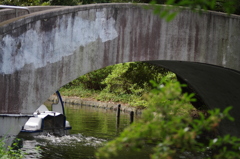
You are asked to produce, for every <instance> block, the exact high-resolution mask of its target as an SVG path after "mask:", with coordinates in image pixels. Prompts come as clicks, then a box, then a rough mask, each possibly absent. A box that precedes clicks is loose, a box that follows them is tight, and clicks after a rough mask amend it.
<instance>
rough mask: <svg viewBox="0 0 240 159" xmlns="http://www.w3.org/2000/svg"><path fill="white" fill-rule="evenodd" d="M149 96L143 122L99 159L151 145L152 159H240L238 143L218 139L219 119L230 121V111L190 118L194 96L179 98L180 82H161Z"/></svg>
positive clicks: (100, 153)
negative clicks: (201, 156)
mask: <svg viewBox="0 0 240 159" xmlns="http://www.w3.org/2000/svg"><path fill="white" fill-rule="evenodd" d="M154 85H155V86H156V89H153V90H152V91H151V93H150V95H149V96H148V104H149V107H148V108H147V109H146V110H145V111H144V114H143V118H142V120H141V121H139V122H137V123H133V124H132V125H130V126H129V127H128V128H126V129H125V130H124V131H123V132H122V133H121V135H120V137H118V138H116V139H115V140H112V141H110V142H108V143H107V144H106V145H105V146H104V147H102V148H100V149H99V150H98V152H97V153H96V155H97V157H98V158H112V157H113V156H117V155H118V153H119V152H121V151H122V150H125V151H126V150H128V151H133V152H134V151H140V150H141V149H142V148H144V145H146V144H151V145H154V148H153V154H152V155H151V158H152V159H163V158H174V157H179V156H180V155H183V154H184V152H190V153H188V154H191V155H190V156H186V157H187V158H194V157H196V156H198V155H199V154H202V153H204V154H205V157H206V158H207V157H209V158H228V159H229V158H232V159H234V158H239V157H240V154H239V153H238V151H239V150H238V149H239V146H240V142H239V141H240V139H239V138H236V137H232V136H230V135H226V136H224V137H220V136H217V132H216V131H217V126H218V124H219V122H220V121H221V120H222V119H225V118H227V119H230V120H233V119H232V118H231V117H230V115H229V113H228V112H229V111H230V109H231V107H229V108H227V109H225V110H224V111H223V112H220V110H219V109H216V110H211V111H208V115H204V114H203V113H200V115H199V118H197V119H195V118H192V117H190V116H189V114H188V113H187V112H186V111H189V110H190V109H191V104H189V103H190V102H191V101H194V100H195V99H194V98H193V96H194V94H182V93H181V87H182V85H181V84H180V83H179V82H166V81H164V80H163V81H162V83H161V84H156V83H154Z"/></svg>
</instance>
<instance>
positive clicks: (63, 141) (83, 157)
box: [22, 105, 150, 159]
mask: <svg viewBox="0 0 240 159" xmlns="http://www.w3.org/2000/svg"><path fill="white" fill-rule="evenodd" d="M65 112H66V116H67V120H68V121H69V122H70V125H71V126H72V130H71V131H70V135H66V136H63V137H55V136H51V135H48V136H36V137H34V138H33V137H32V138H24V139H23V143H24V144H23V146H24V147H23V148H22V149H23V150H24V151H26V152H28V153H30V155H27V156H26V158H42V159H58V158H59V159H60V158H61V159H75V158H76V159H78V158H79V159H94V158H95V156H94V153H95V152H96V150H97V149H98V148H99V147H101V146H102V145H104V143H105V142H107V141H109V140H112V139H114V138H115V137H117V136H118V135H119V133H120V132H121V131H123V129H124V128H125V127H127V126H128V125H129V124H130V117H129V114H128V113H121V117H120V122H119V125H118V124H117V120H116V112H115V111H112V110H106V109H101V108H94V107H89V106H79V105H66V106H65ZM134 120H135V122H137V120H138V117H137V116H135V119H134ZM35 146H39V150H38V151H36V150H35V148H34V147H35ZM149 152H150V147H148V146H146V148H145V149H144V150H142V151H141V152H139V153H131V152H129V151H128V150H124V151H123V152H122V153H121V155H120V156H117V157H116V159H147V158H149Z"/></svg>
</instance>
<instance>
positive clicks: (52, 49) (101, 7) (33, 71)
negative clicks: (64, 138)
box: [0, 4, 240, 136]
mask: <svg viewBox="0 0 240 159" xmlns="http://www.w3.org/2000/svg"><path fill="white" fill-rule="evenodd" d="M239 26H240V18H239V16H234V15H233V16H231V17H228V16H227V15H225V14H222V13H216V12H206V13H202V15H199V14H197V13H193V12H191V11H189V10H183V11H182V12H181V13H179V14H178V16H177V17H176V18H175V19H174V20H173V21H171V22H168V23H167V22H165V21H164V20H162V19H160V18H159V17H158V16H156V15H153V14H152V11H151V10H145V9H143V7H142V5H133V4H94V5H84V6H75V7H64V8H57V9H52V10H47V11H41V12H37V13H32V14H29V15H24V16H21V17H18V18H15V19H10V20H9V21H5V22H2V23H0V37H1V42H0V84H1V90H0V96H1V98H0V103H3V104H2V105H1V106H0V112H1V114H19V113H21V114H31V113H32V112H33V111H34V110H36V109H37V107H38V106H39V105H40V104H41V103H42V102H44V101H45V100H46V99H47V98H48V97H49V96H50V95H51V94H53V93H54V91H55V90H57V89H59V88H60V87H61V86H63V85H65V84H66V83H68V82H70V81H72V80H73V79H76V78H77V77H79V76H81V75H83V74H85V73H88V72H91V71H93V70H96V69H100V68H103V67H105V66H108V65H113V64H117V63H122V62H132V61H148V62H150V63H153V64H156V65H159V66H163V67H166V68H168V69H170V70H172V71H173V72H175V73H177V74H178V75H179V76H181V77H182V78H183V79H184V80H185V81H187V82H188V83H189V84H191V85H192V86H193V88H194V89H195V90H196V91H197V92H198V93H199V95H200V96H202V97H203V99H204V102H205V103H206V104H207V105H208V106H209V107H210V108H215V107H220V108H224V107H226V106H228V104H230V105H233V106H234V109H236V110H237V111H234V113H233V116H234V117H235V118H236V117H238V114H237V112H240V110H239V109H240V108H237V107H238V105H239V102H240V99H239V94H240V91H239V90H240V89H239V88H240V84H239V82H238V81H239V71H240V62H239V61H240V54H239V50H240V45H239V40H240V30H239ZM209 81H210V82H209ZM222 86H223V87H222ZM215 88H218V89H215ZM209 90H212V92H211V91H209ZM214 90H215V91H214ZM216 90H217V91H216ZM223 92H224V93H223ZM213 93H216V94H213ZM223 97H224V98H223ZM233 101H234V102H233ZM225 125H228V124H225ZM230 125H231V126H229V127H230V128H231V130H233V127H236V129H234V131H231V133H232V134H235V135H238V136H240V134H239V132H238V130H239V129H240V118H239V119H238V120H236V121H235V122H234V123H232V124H230ZM222 132H223V133H228V130H227V131H225V129H223V130H222Z"/></svg>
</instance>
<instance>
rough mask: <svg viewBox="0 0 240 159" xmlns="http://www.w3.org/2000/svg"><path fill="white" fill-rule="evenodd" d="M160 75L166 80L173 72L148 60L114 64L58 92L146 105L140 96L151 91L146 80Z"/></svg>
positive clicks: (158, 78)
mask: <svg viewBox="0 0 240 159" xmlns="http://www.w3.org/2000/svg"><path fill="white" fill-rule="evenodd" d="M163 76H167V77H168V79H169V80H174V79H176V78H175V74H173V73H169V72H168V71H166V70H165V69H163V68H161V67H157V66H154V65H150V64H148V63H142V62H131V63H124V64H117V65H113V66H108V67H106V68H103V69H100V70H96V71H93V72H90V73H88V74H85V75H84V76H81V77H79V78H77V79H76V80H74V81H72V82H70V83H69V84H67V85H66V86H64V87H63V88H62V89H61V92H62V94H63V95H67V96H78V97H83V98H85V97H90V96H92V97H93V98H95V99H97V100H100V101H113V102H121V103H128V104H130V105H131V106H141V107H142V106H143V107H146V106H147V104H146V101H145V100H144V99H143V97H142V95H143V94H144V93H146V92H147V91H148V90H151V88H152V85H151V84H150V83H149V81H150V80H151V79H154V80H155V81H159V80H160V79H161V78H162V77H163Z"/></svg>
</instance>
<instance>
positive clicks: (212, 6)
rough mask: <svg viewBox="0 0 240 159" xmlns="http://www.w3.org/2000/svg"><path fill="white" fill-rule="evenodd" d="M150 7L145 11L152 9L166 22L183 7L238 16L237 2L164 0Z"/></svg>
mask: <svg viewBox="0 0 240 159" xmlns="http://www.w3.org/2000/svg"><path fill="white" fill-rule="evenodd" d="M150 4H151V5H150V6H146V7H145V8H146V9H150V8H151V9H153V12H154V13H155V14H157V15H159V16H160V17H161V18H164V19H165V20H166V21H171V20H173V19H174V18H175V17H176V15H177V14H178V13H179V12H180V11H181V10H183V9H184V8H183V7H188V8H190V9H191V10H193V11H197V12H200V13H201V12H202V11H206V10H215V11H221V12H225V13H228V14H233V13H235V14H240V2H239V0H166V1H165V2H164V4H166V5H165V6H162V5H157V4H162V2H160V3H159V1H157V0H152V1H151V2H150Z"/></svg>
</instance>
